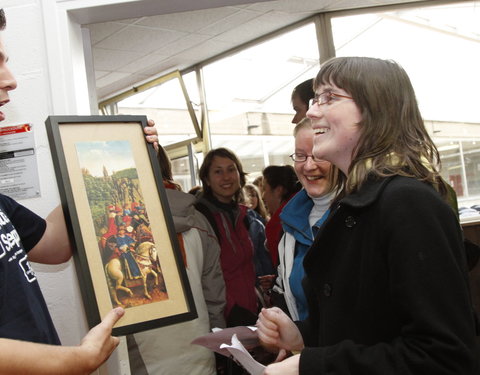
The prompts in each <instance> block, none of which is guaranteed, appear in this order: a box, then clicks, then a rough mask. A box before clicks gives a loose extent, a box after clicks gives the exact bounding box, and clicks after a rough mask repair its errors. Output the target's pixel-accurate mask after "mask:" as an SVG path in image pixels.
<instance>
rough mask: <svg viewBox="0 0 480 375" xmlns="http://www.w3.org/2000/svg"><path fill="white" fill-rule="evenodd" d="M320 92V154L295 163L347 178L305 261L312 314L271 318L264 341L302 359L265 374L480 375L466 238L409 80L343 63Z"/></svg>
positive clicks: (331, 69)
mask: <svg viewBox="0 0 480 375" xmlns="http://www.w3.org/2000/svg"><path fill="white" fill-rule="evenodd" d="M314 89H315V91H316V92H321V93H322V94H321V95H318V97H317V99H318V101H317V103H318V104H319V105H315V106H312V107H310V109H309V110H308V112H307V117H309V118H310V119H311V121H312V127H313V129H314V131H315V135H314V147H313V151H312V152H309V151H308V150H307V151H303V152H299V151H298V150H295V153H301V154H303V158H305V162H304V163H303V164H298V163H295V165H297V164H298V165H313V163H314V161H313V158H312V157H308V156H309V154H314V155H315V158H319V159H324V160H328V161H329V162H331V163H332V164H333V165H335V166H336V167H337V168H338V169H339V170H340V173H339V179H338V181H337V182H335V183H334V184H333V188H335V189H336V194H335V198H334V201H333V204H332V206H331V213H330V214H329V216H328V218H326V220H325V221H324V224H323V225H322V227H321V228H320V230H319V231H318V233H317V235H316V236H315V240H314V241H313V244H312V246H311V247H310V248H309V250H308V251H307V253H306V255H305V258H304V260H303V262H302V263H303V267H304V271H305V277H304V278H303V280H302V281H303V286H304V292H305V295H306V301H307V305H308V311H307V312H308V318H306V319H302V320H299V321H296V322H295V323H294V322H293V321H292V320H290V319H289V318H288V316H286V315H285V313H284V312H283V311H281V310H280V309H278V308H275V307H273V308H271V309H264V310H262V312H261V313H260V314H259V319H258V321H257V328H258V329H257V332H258V337H259V339H260V342H261V343H262V344H263V345H266V346H268V347H269V348H272V347H277V348H279V349H284V350H287V351H294V352H300V354H295V355H293V356H291V357H289V358H287V359H285V360H283V361H282V362H278V363H273V364H271V365H269V366H267V368H266V369H265V374H269V375H270V374H290V375H295V374H300V375H309V374H320V373H321V374H325V373H329V374H345V375H347V374H348V375H351V374H370V375H383V374H400V373H401V374H409V375H424V374H436V375H440V374H441V375H454V374H462V375H467V374H468V375H475V374H478V370H479V367H478V365H479V363H478V362H479V361H478V354H477V348H476V342H475V334H476V332H478V329H479V327H478V321H477V320H476V317H475V312H474V309H473V306H472V303H471V296H470V293H469V286H468V276H467V272H466V270H467V264H466V259H465V248H464V244H463V233H462V229H461V227H460V224H459V222H458V219H457V216H456V213H455V212H454V211H453V210H452V209H451V207H450V206H449V205H448V204H447V202H446V195H445V193H446V186H445V183H444V182H443V181H442V180H441V178H440V173H439V168H440V165H439V164H440V162H439V154H438V151H437V149H436V147H435V145H434V143H433V141H432V139H431V138H430V136H429V134H428V132H427V130H426V128H425V125H424V122H423V119H422V116H421V113H420V110H419V108H418V104H417V100H416V97H415V92H414V90H413V87H412V84H411V82H410V79H409V78H408V75H407V74H406V72H405V71H404V70H403V68H402V67H400V66H399V65H398V64H397V63H395V62H393V61H391V60H381V59H375V58H370V57H339V58H334V59H331V60H329V61H327V62H325V63H324V64H322V68H321V70H320V72H319V73H318V75H317V77H316V79H315V84H314ZM333 91H335V93H333ZM337 93H338V94H337ZM352 98H353V99H352ZM333 101H335V103H334V104H333ZM320 104H322V105H320ZM323 104H327V105H328V107H327V106H324V105H323ZM294 157H295V155H294ZM313 179H314V177H313V175H312V176H308V180H309V181H310V180H313Z"/></svg>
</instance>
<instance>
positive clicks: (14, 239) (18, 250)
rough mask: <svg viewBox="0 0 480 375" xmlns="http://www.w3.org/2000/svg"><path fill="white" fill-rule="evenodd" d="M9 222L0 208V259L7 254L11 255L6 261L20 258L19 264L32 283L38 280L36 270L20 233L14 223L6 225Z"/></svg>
mask: <svg viewBox="0 0 480 375" xmlns="http://www.w3.org/2000/svg"><path fill="white" fill-rule="evenodd" d="M8 223H10V219H9V218H8V216H7V215H5V213H4V212H3V211H2V210H1V209H0V259H2V258H3V257H4V256H5V255H7V254H8V255H9V257H8V258H7V259H6V261H7V262H9V263H10V262H14V261H16V260H17V258H20V259H19V260H18V266H19V267H20V269H21V270H22V271H23V274H24V275H25V278H26V279H27V281H28V282H29V283H31V282H33V281H35V280H36V277H35V272H34V271H33V269H32V268H31V267H30V264H29V263H28V260H27V254H26V253H25V250H24V248H23V246H22V242H21V239H20V235H19V234H18V232H17V230H16V229H15V228H14V227H13V225H12V224H10V225H9V226H6V224H8Z"/></svg>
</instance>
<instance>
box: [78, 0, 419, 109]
mask: <svg viewBox="0 0 480 375" xmlns="http://www.w3.org/2000/svg"><path fill="white" fill-rule="evenodd" d="M415 1H419V0H403V1H402V0H275V1H260V2H254V3H253V2H252V0H250V1H249V0H243V1H242V0H203V1H200V0H197V2H196V3H195V2H193V4H192V2H191V1H179V0H177V1H176V2H172V1H170V2H169V1H166V0H162V2H159V1H157V2H156V3H152V2H151V1H145V2H141V1H140V2H137V3H142V4H143V5H145V7H144V9H142V8H141V7H140V6H139V5H137V7H136V8H129V9H126V8H125V9H123V10H124V12H123V15H124V16H123V17H122V18H123V19H118V20H116V19H115V18H111V19H109V16H108V15H107V16H105V15H104V14H103V13H102V12H104V13H105V14H109V13H108V11H109V9H108V8H105V9H104V8H102V9H97V10H96V11H92V12H91V14H88V16H85V14H84V16H85V17H84V19H83V20H82V19H80V21H81V22H82V23H85V24H86V27H87V28H88V29H89V30H90V38H91V45H92V55H93V68H94V70H95V81H96V90H97V97H98V100H99V101H100V100H102V99H106V98H108V97H111V96H113V95H115V94H117V93H119V92H121V91H125V90H127V89H130V88H132V87H133V86H135V85H138V84H139V83H142V82H145V81H148V80H151V79H152V78H155V77H158V76H160V75H163V74H166V73H169V72H171V71H173V70H176V69H179V70H182V69H185V68H188V67H190V66H192V65H194V64H196V63H198V62H201V61H204V60H206V59H209V58H212V57H214V56H216V55H219V54H221V53H223V52H225V51H228V50H230V49H232V48H235V47H238V46H239V45H242V44H244V43H247V42H249V41H252V40H254V39H256V38H259V37H261V36H263V35H265V34H268V33H270V32H273V31H276V30H279V29H282V28H284V27H286V26H288V25H291V24H294V23H296V22H298V21H301V20H303V19H305V18H308V17H310V16H312V15H314V14H316V13H320V12H325V11H334V10H344V9H354V8H363V7H371V6H378V5H391V4H399V3H409V2H415ZM160 3H162V4H163V5H164V7H163V8H160V7H159V5H160ZM167 3H168V5H169V7H168V8H166V7H165V5H166V4H167ZM209 4H211V5H213V6H215V7H214V8H210V9H200V8H205V7H208V6H209ZM150 5H152V7H150ZM154 5H155V6H156V7H155V6H154ZM220 5H225V6H220ZM112 7H113V6H112ZM116 7H117V8H118V7H119V6H118V5H116ZM188 9H195V10H188ZM117 10H118V9H117ZM154 12H155V13H154ZM111 14H114V12H113V13H112V12H111ZM146 14H148V15H146ZM126 15H132V18H127V19H125V16H126ZM111 17H115V16H114V15H112V16H111ZM133 17H134V18H133ZM98 19H100V20H105V19H107V20H108V21H107V22H100V23H90V22H92V20H93V21H97V20H98ZM86 55H89V54H86Z"/></svg>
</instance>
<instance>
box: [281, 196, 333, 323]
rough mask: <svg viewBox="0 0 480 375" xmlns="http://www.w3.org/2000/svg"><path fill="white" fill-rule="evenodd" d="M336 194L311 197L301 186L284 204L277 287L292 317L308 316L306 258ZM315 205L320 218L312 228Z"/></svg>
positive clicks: (294, 318) (300, 318)
mask: <svg viewBox="0 0 480 375" xmlns="http://www.w3.org/2000/svg"><path fill="white" fill-rule="evenodd" d="M333 196H334V195H333V194H332V193H330V194H326V195H324V196H322V197H320V198H314V199H312V198H311V197H310V196H308V194H307V192H306V191H305V189H302V190H300V191H299V192H298V193H297V194H296V195H295V196H294V197H293V198H292V199H290V201H289V202H288V203H287V204H286V206H285V207H284V208H283V210H282V213H281V214H280V219H281V220H282V226H283V230H284V235H283V237H282V238H281V240H280V243H279V245H278V255H279V265H278V277H277V279H276V285H275V286H274V288H273V289H274V291H276V292H278V293H281V294H283V295H284V297H285V302H286V303H287V307H288V311H289V313H290V316H291V318H292V319H293V320H294V321H295V320H303V319H305V318H306V317H307V316H308V309H307V301H306V298H305V294H304V292H303V287H302V279H303V276H304V272H305V271H304V269H303V258H304V256H305V253H306V252H307V250H308V249H309V248H310V246H311V245H312V243H313V239H314V238H315V233H314V229H315V228H318V227H320V226H321V224H322V223H323V221H324V220H325V218H326V217H327V216H328V212H327V211H328V209H329V207H330V203H331V201H332V198H333ZM314 205H315V206H316V209H317V210H318V211H319V212H320V216H321V218H320V219H319V220H318V221H317V222H316V223H315V225H314V226H313V228H312V227H311V226H310V223H309V216H310V212H311V211H312V209H313V208H314Z"/></svg>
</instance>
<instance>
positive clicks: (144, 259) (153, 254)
mask: <svg viewBox="0 0 480 375" xmlns="http://www.w3.org/2000/svg"><path fill="white" fill-rule="evenodd" d="M135 260H136V261H137V263H138V266H139V267H140V270H141V271H142V274H143V275H144V277H145V281H146V280H147V277H148V275H152V276H153V280H154V286H155V287H158V285H159V283H160V278H161V277H162V275H161V271H160V262H159V260H158V253H157V249H156V248H155V244H154V243H153V242H149V241H145V242H142V243H141V244H140V245H138V246H137V248H136V249H135ZM162 279H163V278H162ZM162 281H163V280H162Z"/></svg>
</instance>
